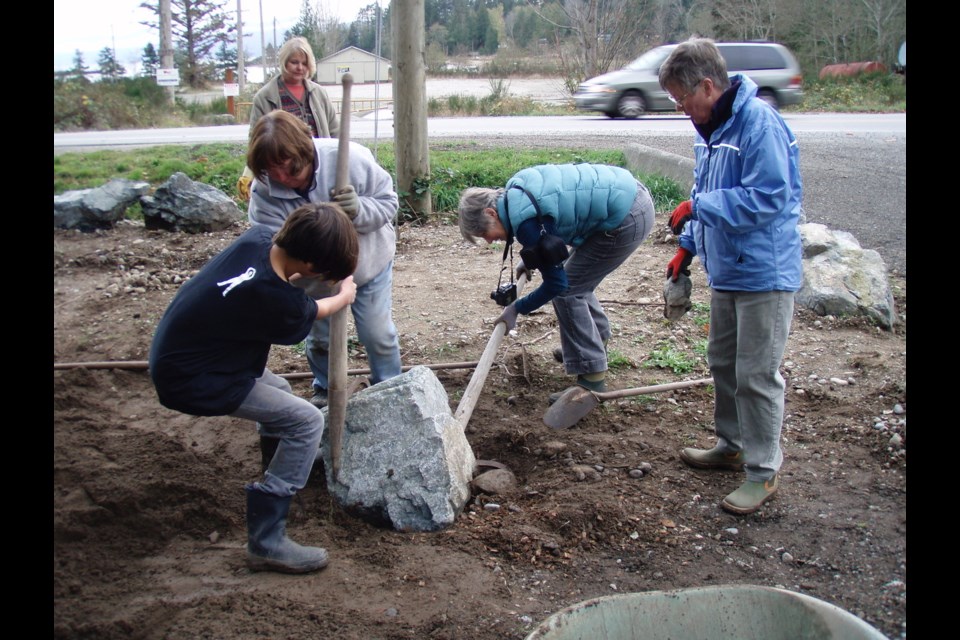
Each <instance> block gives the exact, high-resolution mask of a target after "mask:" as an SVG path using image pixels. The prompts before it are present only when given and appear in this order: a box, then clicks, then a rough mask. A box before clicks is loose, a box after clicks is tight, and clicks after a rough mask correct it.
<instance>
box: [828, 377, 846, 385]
mask: <svg viewBox="0 0 960 640" xmlns="http://www.w3.org/2000/svg"><path fill="white" fill-rule="evenodd" d="M830 382H831V383H833V384H835V385H837V386H840V387H845V386H847V385H848V384H850V383H849V382H847V381H846V380H844V379H843V378H830Z"/></svg>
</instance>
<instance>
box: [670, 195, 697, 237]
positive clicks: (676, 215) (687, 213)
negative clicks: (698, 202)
mask: <svg viewBox="0 0 960 640" xmlns="http://www.w3.org/2000/svg"><path fill="white" fill-rule="evenodd" d="M692 215H693V200H684V201H683V202H681V203H680V205H679V206H677V208H676V209H674V210H673V213H671V214H670V231H672V232H673V235H675V236H678V235H680V232H681V231H683V225H685V224H686V223H687V220H689V219H690V217H691V216H692Z"/></svg>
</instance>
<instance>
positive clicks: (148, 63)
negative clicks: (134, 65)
mask: <svg viewBox="0 0 960 640" xmlns="http://www.w3.org/2000/svg"><path fill="white" fill-rule="evenodd" d="M140 64H141V65H142V66H143V70H142V71H141V72H140V74H141V75H143V76H146V77H150V76H155V75H157V69H159V68H160V55H159V54H158V53H157V50H156V49H155V48H154V47H153V43H152V42H148V43H147V46H145V47H144V48H143V55H142V56H140Z"/></svg>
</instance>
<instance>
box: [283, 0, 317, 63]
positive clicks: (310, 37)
mask: <svg viewBox="0 0 960 640" xmlns="http://www.w3.org/2000/svg"><path fill="white" fill-rule="evenodd" d="M296 36H300V37H301V38H306V40H307V42H309V43H310V48H311V49H313V55H314V56H315V57H316V58H317V59H318V60H319V59H320V58H322V57H323V56H324V55H326V53H325V51H324V46H323V32H322V30H321V28H320V14H319V12H318V11H317V10H316V8H315V7H313V6H311V5H310V0H303V4H302V5H301V6H300V17H299V18H298V19H297V22H296V24H294V25H293V26H292V27H290V29H289V30H287V31H285V32H284V34H283V39H284V41H286V40H289V39H290V38H294V37H296Z"/></svg>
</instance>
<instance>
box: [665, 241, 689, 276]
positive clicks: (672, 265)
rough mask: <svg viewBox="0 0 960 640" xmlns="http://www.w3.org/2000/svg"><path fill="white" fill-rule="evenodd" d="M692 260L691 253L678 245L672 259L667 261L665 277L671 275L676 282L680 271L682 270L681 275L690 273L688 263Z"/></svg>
mask: <svg viewBox="0 0 960 640" xmlns="http://www.w3.org/2000/svg"><path fill="white" fill-rule="evenodd" d="M691 262H693V254H692V253H690V252H689V251H687V250H686V249H684V248H683V247H680V248H679V249H677V253H676V255H674V256H673V259H672V260H670V262H668V263H667V277H668V278H669V277H671V276H673V281H674V282H676V281H677V278H679V277H680V272H681V271H682V272H683V275H685V276H689V275H690V263H691Z"/></svg>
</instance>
